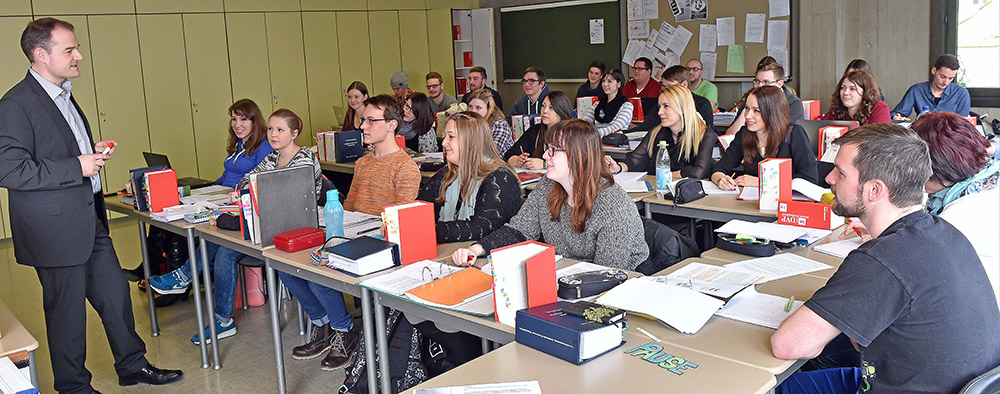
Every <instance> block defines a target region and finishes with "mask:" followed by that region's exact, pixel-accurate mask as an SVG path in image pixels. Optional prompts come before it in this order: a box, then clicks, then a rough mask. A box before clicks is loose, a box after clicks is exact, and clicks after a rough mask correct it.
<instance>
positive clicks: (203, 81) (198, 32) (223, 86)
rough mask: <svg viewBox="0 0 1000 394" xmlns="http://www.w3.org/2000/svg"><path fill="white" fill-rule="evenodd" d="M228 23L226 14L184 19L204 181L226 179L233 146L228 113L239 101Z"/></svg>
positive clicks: (188, 68)
mask: <svg viewBox="0 0 1000 394" xmlns="http://www.w3.org/2000/svg"><path fill="white" fill-rule="evenodd" d="M225 22H226V20H225V16H224V15H223V14H190V15H184V41H185V43H186V44H187V45H186V49H187V71H188V84H189V86H190V90H191V101H190V104H191V116H192V118H193V119H194V140H195V150H196V152H197V155H198V176H199V177H201V178H204V179H217V178H218V177H219V176H221V175H222V171H223V166H222V161H223V160H225V158H226V146H227V144H228V142H229V113H228V112H227V111H228V108H229V106H230V105H231V104H232V103H233V101H235V100H233V94H232V85H231V84H230V82H229V56H228V55H227V54H226V24H225ZM258 105H259V104H258ZM264 105H267V103H264ZM263 116H267V115H263ZM264 143H265V144H266V143H267V142H264Z"/></svg>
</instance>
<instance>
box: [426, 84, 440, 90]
mask: <svg viewBox="0 0 1000 394" xmlns="http://www.w3.org/2000/svg"><path fill="white" fill-rule="evenodd" d="M441 85H442V84H440V83H436V84H433V85H427V89H434V88H438V87H441Z"/></svg>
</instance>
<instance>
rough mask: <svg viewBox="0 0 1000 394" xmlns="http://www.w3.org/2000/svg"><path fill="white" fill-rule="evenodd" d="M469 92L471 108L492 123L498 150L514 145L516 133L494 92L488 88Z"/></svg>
mask: <svg viewBox="0 0 1000 394" xmlns="http://www.w3.org/2000/svg"><path fill="white" fill-rule="evenodd" d="M469 94H471V96H470V97H469V110H470V111H472V112H475V113H477V114H479V116H482V117H483V119H485V120H486V123H487V124H489V125H490V129H491V130H490V133H491V134H492V135H493V142H494V143H495V144H496V147H497V152H506V151H507V150H508V149H510V147H511V146H512V145H514V133H513V132H512V131H511V130H510V123H507V118H505V117H504V116H503V111H501V110H500V107H499V106H498V105H496V103H494V102H493V93H490V91H489V90H486V89H476V90H475V91H473V92H472V93H469Z"/></svg>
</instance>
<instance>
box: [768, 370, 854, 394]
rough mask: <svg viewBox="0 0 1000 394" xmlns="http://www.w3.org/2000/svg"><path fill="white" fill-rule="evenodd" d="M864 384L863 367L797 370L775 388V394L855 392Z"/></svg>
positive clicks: (851, 393) (845, 393) (844, 393)
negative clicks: (862, 378)
mask: <svg viewBox="0 0 1000 394" xmlns="http://www.w3.org/2000/svg"><path fill="white" fill-rule="evenodd" d="M861 384H862V380H861V368H832V369H821V370H818V371H808V372H797V373H793V374H792V376H789V377H788V379H785V381H784V382H781V384H780V385H778V387H775V388H774V392H775V394H799V393H803V394H804V393H810V394H854V393H857V392H858V389H859V388H860V386H861Z"/></svg>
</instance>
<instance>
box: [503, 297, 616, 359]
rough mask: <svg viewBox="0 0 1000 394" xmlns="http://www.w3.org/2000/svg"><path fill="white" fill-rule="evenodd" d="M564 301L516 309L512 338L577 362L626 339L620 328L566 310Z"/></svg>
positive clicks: (604, 351)
mask: <svg viewBox="0 0 1000 394" xmlns="http://www.w3.org/2000/svg"><path fill="white" fill-rule="evenodd" d="M571 305H572V303H570V302H567V301H558V302H554V303H551V304H546V305H541V306H536V307H533V308H528V309H522V310H519V311H517V317H516V324H515V327H514V340H515V341H517V342H518V343H521V344H524V345H527V346H529V347H531V348H534V349H536V350H539V351H542V352H545V353H548V354H549V355H552V356H555V357H558V358H561V359H563V360H566V361H569V362H571V363H573V364H576V365H580V364H583V363H585V362H587V361H590V360H593V359H594V358H597V357H598V356H600V355H602V354H605V353H607V352H609V351H611V350H612V349H615V348H617V347H619V346H621V345H622V344H624V343H625V342H624V341H623V340H622V337H623V334H622V328H621V327H620V326H619V325H615V324H603V323H598V322H595V321H591V320H586V319H583V318H581V317H577V316H573V315H570V314H567V313H566V312H564V311H563V308H565V307H568V306H571Z"/></svg>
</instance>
